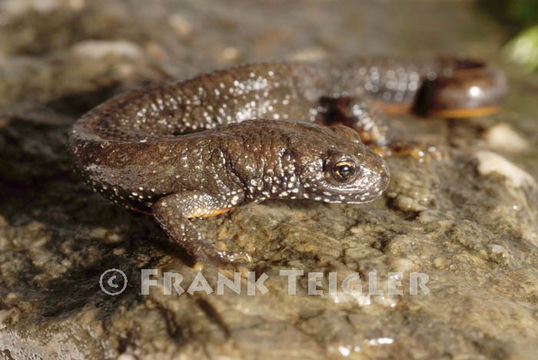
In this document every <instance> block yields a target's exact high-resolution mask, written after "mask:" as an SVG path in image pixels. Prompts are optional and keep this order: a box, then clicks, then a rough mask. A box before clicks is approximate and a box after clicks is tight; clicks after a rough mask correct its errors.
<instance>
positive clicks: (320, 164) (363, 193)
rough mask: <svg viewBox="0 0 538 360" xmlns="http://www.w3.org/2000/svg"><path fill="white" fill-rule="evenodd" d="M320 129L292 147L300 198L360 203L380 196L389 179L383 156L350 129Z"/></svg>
mask: <svg viewBox="0 0 538 360" xmlns="http://www.w3.org/2000/svg"><path fill="white" fill-rule="evenodd" d="M318 129H319V130H318ZM318 129H316V131H317V132H319V134H315V135H318V136H315V135H314V134H311V136H310V137H309V138H308V140H306V139H303V141H302V142H301V143H300V144H296V145H295V146H293V147H294V149H293V151H294V152H295V154H296V158H298V159H299V161H297V162H296V163H297V165H298V167H299V166H300V168H299V169H297V170H298V171H297V173H298V175H299V176H298V177H299V182H300V188H301V191H300V193H299V194H298V195H299V196H298V197H301V198H308V199H313V200H317V201H324V202H328V203H347V204H358V203H364V202H368V201H372V200H375V199H376V198H378V197H379V196H381V194H382V193H383V191H385V189H386V188H387V186H388V184H389V179H390V175H389V169H388V167H387V165H386V163H385V161H384V160H383V158H382V157H380V156H379V155H377V154H376V153H374V152H373V151H372V150H371V149H370V148H368V147H367V146H366V145H364V144H363V143H362V142H361V141H360V138H359V136H358V134H357V133H356V132H355V131H354V130H352V129H350V128H347V127H344V126H337V127H335V128H333V129H327V128H321V127H320V128H318ZM312 130H314V129H312ZM312 135H314V136H312Z"/></svg>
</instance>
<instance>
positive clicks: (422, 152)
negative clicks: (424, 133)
mask: <svg viewBox="0 0 538 360" xmlns="http://www.w3.org/2000/svg"><path fill="white" fill-rule="evenodd" d="M372 150H373V151H374V152H376V153H377V154H378V155H381V156H383V157H387V156H398V157H407V156H410V157H412V158H414V159H416V160H418V161H419V162H426V161H431V160H446V159H448V158H449V154H448V152H447V151H443V150H441V149H439V148H438V147H437V146H434V145H429V144H418V143H414V142H394V143H391V144H390V145H387V146H383V147H376V146H373V147H372Z"/></svg>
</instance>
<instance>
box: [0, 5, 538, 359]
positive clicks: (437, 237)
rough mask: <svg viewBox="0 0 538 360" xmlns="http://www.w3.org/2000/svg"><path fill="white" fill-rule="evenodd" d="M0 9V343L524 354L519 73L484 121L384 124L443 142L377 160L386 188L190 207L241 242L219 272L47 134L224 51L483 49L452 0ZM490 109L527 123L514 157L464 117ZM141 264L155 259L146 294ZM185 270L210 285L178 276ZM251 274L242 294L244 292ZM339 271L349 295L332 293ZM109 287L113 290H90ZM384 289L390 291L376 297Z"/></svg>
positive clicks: (114, 349) (530, 344) (478, 32)
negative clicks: (103, 188) (103, 185)
mask: <svg viewBox="0 0 538 360" xmlns="http://www.w3.org/2000/svg"><path fill="white" fill-rule="evenodd" d="M5 4H7V5H6V6H8V7H10V9H11V10H9V11H5V7H4V8H3V10H4V12H3V13H2V14H0V27H1V30H2V31H0V48H1V49H2V55H0V62H1V65H2V66H0V80H1V81H0V95H1V96H0V109H1V113H0V115H1V116H0V152H1V154H2V156H0V357H2V358H7V359H29V358H42V359H74V358H80V359H82V358H86V359H121V360H131V359H159V360H161V359H214V358H222V359H224V358H231V359H238V358H259V359H274V358H283V359H284V358H286V359H326V358H328V357H331V358H335V359H339V358H356V359H442V358H447V359H449V358H450V359H452V358H453V359H463V358H469V359H533V358H534V357H535V354H536V351H538V349H537V346H536V338H537V337H538V332H537V329H538V326H537V324H536V316H535V315H536V310H535V307H536V293H537V291H538V289H537V285H536V284H538V278H537V273H536V267H537V265H538V257H537V251H536V248H537V246H538V224H537V219H538V203H537V202H538V201H537V199H538V194H537V190H536V186H529V184H532V183H535V179H536V176H537V175H538V168H537V167H536V165H535V164H536V163H537V162H536V158H537V157H538V154H537V153H536V151H534V149H535V148H537V147H536V143H537V142H538V137H537V136H536V134H538V127H537V126H538V125H537V124H538V123H537V122H536V120H535V117H536V99H535V95H534V93H533V91H532V90H533V89H535V88H536V86H537V85H536V84H538V79H537V78H536V77H535V76H534V75H533V74H530V75H528V74H525V75H524V76H520V75H518V74H519V73H518V71H517V70H514V69H507V71H508V75H509V77H510V80H511V81H510V85H511V93H510V95H509V97H508V99H507V103H506V107H505V108H504V110H503V112H502V113H501V114H500V115H499V117H498V118H489V119H486V120H484V121H483V122H474V121H468V120H462V121H445V120H441V119H421V118H419V117H415V116H408V115H402V116H400V117H396V118H394V122H395V123H397V124H398V125H399V126H400V128H401V129H404V130H405V133H406V134H408V136H410V137H411V138H412V139H413V140H415V141H418V142H424V143H431V144H433V145H436V146H445V147H449V148H450V153H451V156H450V158H448V159H444V160H440V161H429V162H424V163H419V162H416V161H413V160H412V159H407V158H390V159H388V162H389V166H390V169H391V174H392V180H391V184H390V187H389V189H388V191H387V193H386V194H385V196H384V197H382V198H381V199H379V200H377V201H375V202H373V203H371V204H365V205H360V206H354V205H327V204H321V203H316V202H309V201H297V202H293V201H289V202H283V201H271V202H265V203H261V204H250V205H247V206H244V207H240V208H238V209H236V210H234V211H233V212H230V213H227V214H224V215H221V216H219V217H216V218H210V219H203V220H197V221H196V226H197V227H198V228H199V229H200V231H201V232H202V233H203V234H204V235H205V236H206V238H207V239H209V240H210V241H212V242H213V243H214V244H215V245H216V246H218V247H219V248H222V249H229V250H231V251H237V252H247V253H248V254H249V255H250V256H251V257H252V263H250V264H247V265H245V266H242V267H238V268H234V267H222V266H217V265H216V264H207V265H206V266H205V267H203V269H199V268H194V267H192V261H191V259H189V257H188V256H186V254H185V253H183V252H182V251H180V250H178V249H177V248H176V247H173V246H170V245H169V244H168V242H167V239H166V235H165V234H164V233H163V231H162V230H161V229H160V228H159V227H158V226H157V225H156V224H155V223H154V221H153V220H152V219H151V217H147V216H144V215H142V214H138V213H133V212H129V211H125V210H124V209H121V208H116V207H115V206H114V205H113V204H111V203H109V202H107V201H106V200H104V199H102V198H101V197H100V196H99V195H96V194H93V193H92V192H91V191H89V189H88V188H87V187H86V186H85V185H84V184H83V183H82V182H81V181H80V179H79V178H78V177H77V176H76V175H74V174H73V173H72V163H71V161H70V159H69V156H68V152H67V148H66V139H67V133H68V131H69V128H70V126H71V124H72V123H73V122H74V121H75V120H76V118H77V117H79V116H80V115H81V114H83V113H84V112H86V111H87V110H89V109H90V108H92V107H93V106H96V105H97V104H99V103H100V102H102V101H104V100H105V99H107V98H109V97H111V96H113V95H114V94H116V93H118V92H121V91H123V90H125V89H128V88H133V87H136V86H139V85H143V84H145V83H147V82H153V81H160V80H162V79H164V78H166V77H169V76H173V77H176V78H185V77H188V76H191V75H194V74H195V73H198V72H201V71H207V70H210V69H213V68H216V67H219V66H222V65H223V64H234V63H236V62H238V61H245V62H250V61H267V60H274V59H277V60H278V59H285V58H287V59H290V58H293V57H296V58H304V59H314V58H318V57H324V56H328V55H330V56H336V57H340V56H342V57H343V56H345V55H354V54H358V53H366V54H369V53H393V54H394V53H396V54H402V55H416V54H419V55H428V56H431V55H434V54H435V53H437V52H442V53H447V52H449V53H450V52H459V53H461V52H469V53H471V54H473V55H476V56H482V57H485V58H488V59H492V61H495V60H496V59H497V57H496V56H497V55H496V54H497V53H498V52H499V49H500V47H501V40H502V39H503V38H504V37H503V35H502V34H501V32H500V30H499V29H498V28H496V27H495V25H494V24H492V23H490V22H484V21H483V20H482V18H481V17H480V16H477V15H476V13H475V12H473V11H469V10H471V8H470V7H469V5H467V4H466V3H462V2H435V3H433V2H424V1H416V2H415V1H410V2H408V3H406V5H407V6H405V7H402V6H400V5H401V4H400V3H399V2H394V1H388V2H361V4H360V6H359V5H357V2H356V1H341V2H316V1H314V2H281V1H280V2H261V3H260V2H256V3H253V2H250V1H246V0H245V1H243V0H235V1H233V2H232V5H233V6H231V5H230V2H225V1H213V2H211V3H208V2H206V1H200V0H188V1H184V2H181V3H179V2H147V1H141V0H129V1H116V0H106V1H105V0H95V1H78V0H75V1H73V0H66V1H63V0H62V1H61V0H47V1H44V2H41V1H26V0H25V1H9V2H4V3H3V5H5ZM237 9H241V11H238V10H237ZM395 9H396V10H397V11H395ZM44 14H46V16H45V15H44ZM416 14H421V16H420V21H417V17H416ZM299 15H300V16H299ZM163 19H164V21H163ZM387 24H390V26H387ZM278 29H283V30H280V31H279V30H278ZM424 29H428V31H424ZM484 33H487V34H488V36H487V37H484V35H483V34H484ZM273 35H276V37H275V36H273ZM506 114H508V115H509V116H505V115H506ZM499 119H502V121H503V122H504V123H505V124H506V125H507V126H510V128H517V129H519V131H520V132H521V134H524V136H525V139H526V141H527V142H528V144H529V147H528V148H527V149H526V150H525V151H524V152H519V150H518V151H511V150H512V149H514V150H515V148H514V143H515V142H514V141H513V140H509V141H508V142H506V141H504V145H502V146H501V145H496V144H500V143H499V142H498V141H497V140H495V139H498V138H503V139H505V140H506V139H508V138H509V136H508V135H506V134H507V133H506V131H508V130H507V128H506V127H504V128H503V127H500V128H499V127H493V128H491V129H490V132H489V135H486V138H485V140H484V138H482V137H481V134H480V132H481V130H482V129H483V128H484V127H487V126H483V124H486V125H487V124H491V123H498V122H499ZM516 124H517V126H516ZM499 131H500V134H501V136H498V134H499ZM503 134H504V135H503ZM516 142H517V141H516ZM499 146H501V147H499ZM507 146H508V147H510V146H512V148H511V149H509V148H508V147H507ZM485 148H487V149H490V150H491V149H493V150H495V151H503V156H502V157H501V155H498V154H496V153H493V152H491V151H489V150H487V149H485ZM505 151H506V154H505V153H504V152H505ZM516 164H517V165H516ZM112 269H116V270H120V271H121V272H122V273H123V274H124V275H125V279H127V282H126V283H124V282H122V281H123V279H124V278H123V277H122V276H121V275H120V273H119V272H115V273H110V274H113V275H114V274H115V277H114V276H112V277H109V278H104V279H105V281H102V280H101V277H102V276H104V275H103V274H104V272H105V271H107V270H112ZM143 269H154V270H155V274H154V275H152V277H151V279H153V280H155V281H156V283H155V284H154V285H152V286H150V287H149V291H148V292H147V294H146V293H144V292H143V286H142V277H143V273H142V270H143ZM290 270H296V271H299V272H301V271H302V275H297V278H296V281H295V282H293V281H292V284H294V285H295V287H294V291H293V292H292V291H291V290H290V288H289V284H290V282H289V278H288V277H287V276H283V275H281V274H282V271H284V272H286V271H288V272H289V271H290ZM235 272H237V277H238V279H239V284H240V285H241V289H243V290H244V291H242V292H241V293H240V294H237V293H235V292H233V291H232V290H231V289H229V288H226V289H225V291H224V293H223V295H219V294H218V292H219V291H220V290H219V287H218V280H219V276H220V277H222V276H226V277H227V278H228V279H230V280H235V277H234V276H236V274H235ZM167 273H168V274H171V275H165V274H167ZM331 273H335V274H336V276H335V278H334V279H333V278H332V277H331V276H332V275H330V274H331ZM200 274H203V276H204V278H205V279H206V282H207V285H208V286H209V290H208V289H207V288H206V287H205V285H204V286H202V285H200V283H199V284H198V285H199V286H201V287H200V289H199V290H197V291H194V290H195V289H196V287H191V286H192V284H193V282H194V280H195V279H197V277H198V278H199V276H200ZM263 274H265V275H266V276H267V278H264V277H263ZM308 274H311V276H310V277H309V275H308ZM177 275H180V276H181V277H182V278H181V281H180V278H179V277H178V276H177ZM166 276H168V277H166ZM170 276H171V277H170ZM412 276H414V278H412ZM167 279H168V280H167ZM260 279H262V280H263V283H258V285H260V286H259V287H255V289H256V294H257V295H255V296H250V295H249V294H248V293H247V292H246V289H247V288H248V287H249V284H250V286H252V284H253V282H254V283H255V281H256V280H258V281H260ZM346 279H348V280H349V279H351V280H349V281H348V282H347V283H345V284H347V285H348V286H349V289H351V290H354V291H348V292H344V291H343V286H344V281H345V280H346ZM413 279H414V280H413ZM107 280H110V282H107ZM413 281H414V282H413ZM123 285H125V289H123V292H121V293H118V294H115V295H110V294H108V293H106V292H105V291H104V290H103V289H105V290H107V291H109V292H110V291H114V290H117V289H121V288H122V287H123ZM262 285H263V287H262ZM106 286H108V287H106ZM391 286H392V287H395V288H396V290H398V293H397V294H389V293H388V289H389V287H391ZM263 288H265V289H267V292H266V293H265V294H262V289H263ZM181 289H183V292H182V293H181V294H179V292H180V290H181ZM189 289H190V290H193V291H190V292H189ZM358 289H362V290H363V291H362V292H359V291H357V290H358ZM374 289H376V290H380V291H381V290H382V292H381V293H377V292H376V293H373V292H372V293H370V292H369V290H374ZM413 289H415V290H417V291H416V292H415V293H413V292H412V291H413ZM206 290H208V291H206ZM313 291H314V292H313ZM399 291H401V292H402V293H401V294H400V292H399ZM309 293H310V295H309Z"/></svg>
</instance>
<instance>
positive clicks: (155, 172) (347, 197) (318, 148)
mask: <svg viewBox="0 0 538 360" xmlns="http://www.w3.org/2000/svg"><path fill="white" fill-rule="evenodd" d="M505 92H506V81H505V78H504V75H503V73H502V72H501V71H499V70H496V69H494V68H492V67H490V66H488V65H487V64H485V63H484V62H482V61H480V60H471V59H461V58H440V59H435V60H432V61H425V62H418V61H405V60H400V59H390V58H378V57H368V58H358V59H354V60H352V61H348V62H331V61H326V62H315V63H300V62H298V63H266V64H253V65H243V66H239V67H235V68H231V69H228V70H224V71H216V72H212V73H208V74H203V75H199V76H196V77H195V78H193V79H190V80H186V81H174V82H167V83H163V84H159V85H155V86H151V87H149V88H143V89H139V90H134V91H131V92H128V93H125V94H120V95H118V96H116V97H114V98H112V99H110V100H108V101H106V102H104V103H103V104H101V105H99V106H97V107H96V108H94V109H92V110H91V111H89V112H88V113H86V114H85V115H83V116H82V117H81V118H80V119H79V120H78V121H77V122H76V123H75V124H74V126H73V129H72V132H71V134H70V144H69V145H70V151H71V153H72V156H73V158H74V160H75V163H76V165H77V167H78V168H79V170H80V171H81V172H82V174H83V176H84V177H85V179H86V180H87V181H88V182H89V184H90V185H91V186H92V188H93V189H94V190H95V191H97V192H100V193H102V195H103V196H105V197H106V198H108V199H110V200H112V201H113V202H114V203H117V204H121V205H124V206H126V207H127V208H129V209H133V210H137V211H140V212H145V213H149V214H152V215H153V217H154V218H155V220H156V221H157V222H158V223H159V224H160V226H161V227H162V228H163V229H164V230H165V231H166V233H167V234H168V236H169V238H170V239H171V240H172V241H173V242H175V243H177V244H179V245H180V246H181V247H183V248H185V249H186V250H187V251H188V252H189V253H190V254H191V255H193V256H194V257H195V259H197V260H198V261H199V262H203V261H206V260H208V259H211V260H216V261H218V260H221V261H233V260H234V259H236V255H237V254H232V253H229V252H226V251H219V250H218V249H216V248H215V247H214V246H213V245H212V244H211V243H210V242H208V241H207V240H206V239H204V237H203V236H202V235H201V234H200V233H199V232H198V231H197V230H196V229H195V227H194V226H193V224H192V223H191V221H190V220H189V219H192V218H198V217H208V216H215V215H218V214H221V213H223V212H226V211H228V210H230V209H232V208H234V207H236V206H239V205H241V204H244V203H248V202H260V201H263V200H266V199H312V200H315V201H324V202H329V203H347V204H359V203H364V202H368V201H372V200H374V199H376V198H377V197H379V196H380V195H381V194H382V193H383V191H384V190H385V189H386V187H387V186H388V183H389V169H388V168H387V165H386V164H385V161H384V159H383V158H382V157H381V156H379V155H378V154H377V153H376V152H374V151H373V150H372V149H371V148H370V147H372V148H377V149H382V148H384V149H390V148H391V144H393V143H395V141H394V137H393V135H392V131H391V126H390V124H389V122H388V121H387V120H386V117H385V116H384V113H394V112H403V111H411V110H413V109H419V108H422V111H424V109H425V111H424V112H425V113H426V114H430V115H434V116H441V117H471V116H479V115H487V114H491V113H494V112H496V111H497V110H498V106H499V101H500V99H501V98H502V96H503V95H504V93H505ZM324 125H328V126H324ZM385 153H390V151H385Z"/></svg>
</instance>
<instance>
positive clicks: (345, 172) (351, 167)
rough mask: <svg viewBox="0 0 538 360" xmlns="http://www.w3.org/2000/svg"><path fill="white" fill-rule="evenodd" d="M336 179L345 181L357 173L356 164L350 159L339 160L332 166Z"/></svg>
mask: <svg viewBox="0 0 538 360" xmlns="http://www.w3.org/2000/svg"><path fill="white" fill-rule="evenodd" d="M332 174H333V177H334V178H335V180H337V181H341V182H344V181H346V180H348V179H349V178H351V177H352V176H353V174H355V164H354V163H353V162H352V161H349V160H343V161H339V162H337V163H336V164H334V166H333V167H332Z"/></svg>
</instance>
